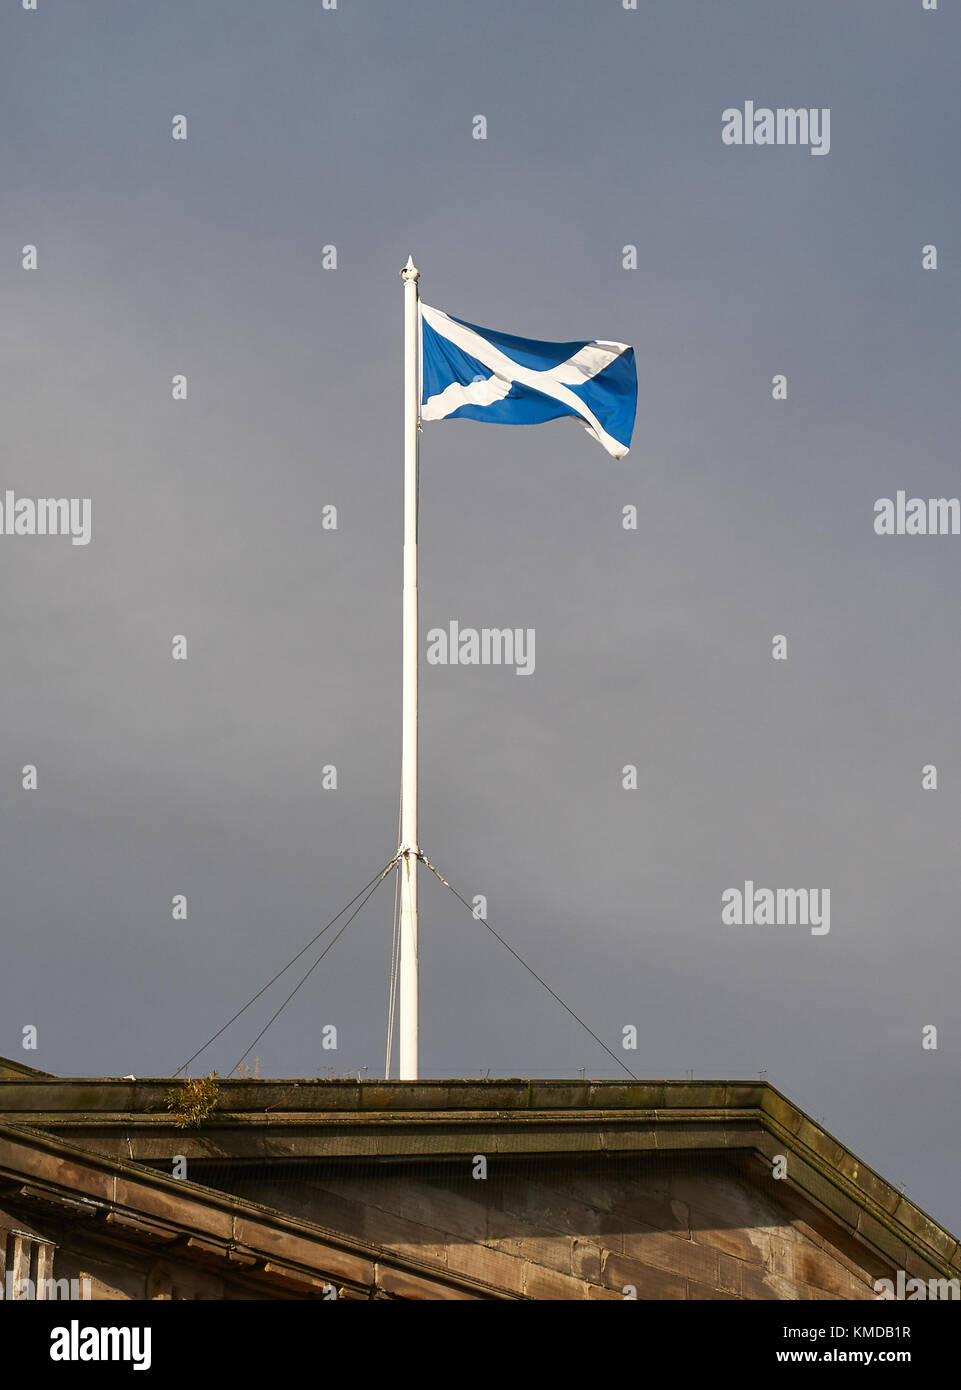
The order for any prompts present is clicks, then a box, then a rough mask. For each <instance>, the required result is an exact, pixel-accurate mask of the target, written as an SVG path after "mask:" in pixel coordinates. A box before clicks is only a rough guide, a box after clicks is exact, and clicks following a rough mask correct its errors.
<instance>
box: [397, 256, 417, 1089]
mask: <svg viewBox="0 0 961 1390" xmlns="http://www.w3.org/2000/svg"><path fill="white" fill-rule="evenodd" d="M400 273H401V276H402V277H403V280H404V657H403V743H402V751H401V764H400V784H401V823H400V848H401V851H402V856H403V857H402V858H401V860H400V863H399V864H398V873H400V875H401V890H400V892H401V897H400V1079H401V1081H416V1080H417V1072H418V1005H417V854H418V846H417V642H418V637H417V462H418V458H417V426H418V417H419V414H420V370H419V368H420V362H419V358H420V353H419V336H420V335H419V328H420V324H419V322H418V317H419V313H418V294H417V280H418V276H419V275H420V272H419V271H418V270H417V268H416V267H415V265H414V262H413V259H412V257H410V256H408V258H407V264H406V266H405V267H404V269H403V270H402V271H401V272H400Z"/></svg>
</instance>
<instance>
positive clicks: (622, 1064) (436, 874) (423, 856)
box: [417, 854, 638, 1081]
mask: <svg viewBox="0 0 961 1390" xmlns="http://www.w3.org/2000/svg"><path fill="white" fill-rule="evenodd" d="M417 857H418V859H420V860H421V861H422V862H423V864H424V865H425V866H426V868H428V869H430V871H431V873H432V874H433V875H434V877H435V878H437V879H440V881H441V883H442V884H443V885H444V887H445V888H449V889H450V891H451V892H452V893H453V895H454V897H455V898H456V899H457V901H458V902H460V903H463V905H464V906H465V907H466V908H467V911H468V912H469V913H470V915H471V918H472V919H473V920H474V921H475V922H476V921H481V922H483V923H484V926H485V927H486V928H487V930H488V931H489V932H490V933H491V935H492V936H494V937H496V938H497V940H498V941H499V942H500V943H501V945H502V946H504V947H505V948H506V949H507V950H508V951H510V953H511V955H512V956H513V957H514V959H515V960H516V961H519V962H520V964H521V965H522V966H523V967H524V969H525V970H526V971H527V972H528V974H529V975H533V976H534V979H535V980H536V981H537V983H538V984H540V985H543V986H544V988H545V989H546V990H547V992H548V994H549V995H550V996H551V998H552V999H556V1000H557V1002H558V1004H560V1006H561V1008H562V1009H566V1010H567V1012H568V1013H569V1014H570V1016H571V1018H572V1019H574V1021H575V1023H579V1024H580V1025H581V1027H582V1028H583V1029H584V1031H585V1032H586V1033H589V1034H590V1036H591V1037H592V1038H593V1039H594V1041H595V1042H596V1043H597V1045H598V1047H602V1048H603V1049H604V1051H605V1052H606V1053H607V1055H608V1057H610V1058H611V1060H612V1061H614V1062H616V1063H617V1065H618V1066H619V1067H623V1069H624V1071H626V1072H627V1074H628V1076H629V1077H630V1078H631V1080H632V1081H637V1080H638V1078H637V1077H636V1076H635V1075H634V1073H633V1072H632V1071H631V1069H630V1067H629V1066H628V1065H627V1063H626V1062H624V1061H622V1059H621V1058H620V1057H618V1055H617V1053H616V1052H612V1051H611V1049H610V1048H609V1047H608V1046H607V1044H606V1043H605V1042H602V1041H601V1039H600V1038H599V1037H598V1036H597V1034H596V1033H595V1032H594V1029H593V1028H590V1027H589V1026H588V1025H587V1024H586V1023H585V1022H584V1020H583V1019H582V1018H579V1017H578V1015H577V1014H576V1013H575V1012H574V1010H573V1009H572V1008H571V1006H570V1005H569V1004H565V1003H564V1000H563V999H562V998H561V996H560V995H559V994H555V992H554V991H553V990H552V989H551V987H550V985H549V984H548V983H547V981H546V980H542V979H541V977H540V975H538V973H537V971H536V970H534V969H533V968H532V967H531V966H530V965H528V964H527V961H526V960H524V959H523V957H522V956H519V955H518V954H517V952H516V951H515V950H514V948H513V946H511V945H510V944H509V943H508V942H507V941H505V940H504V938H503V937H502V936H501V935H500V933H499V932H496V931H495V930H494V928H493V927H492V926H491V924H490V922H488V920H487V918H486V917H481V918H478V917H476V916H475V914H474V908H473V906H472V905H471V904H470V903H469V902H468V901H467V899H466V898H463V897H461V895H460V893H458V891H457V889H456V888H455V887H454V886H453V885H452V884H450V883H448V882H447V879H446V878H444V876H443V874H441V873H440V872H439V870H437V869H435V868H434V866H433V864H432V863H431V862H430V860H429V859H428V858H427V856H426V854H418V856H417Z"/></svg>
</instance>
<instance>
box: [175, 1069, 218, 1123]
mask: <svg viewBox="0 0 961 1390" xmlns="http://www.w3.org/2000/svg"><path fill="white" fill-rule="evenodd" d="M216 1075H217V1073H216V1072H215V1071H212V1072H211V1073H210V1075H209V1076H201V1077H198V1078H197V1079H196V1080H194V1079H192V1078H190V1077H188V1078H187V1083H186V1085H185V1086H183V1087H181V1089H180V1090H179V1091H168V1092H167V1094H166V1095H165V1096H164V1100H165V1101H166V1103H167V1109H168V1110H169V1111H170V1112H171V1114H172V1115H173V1122H174V1124H175V1125H176V1126H177V1128H178V1129H196V1128H197V1127H198V1126H199V1125H202V1124H203V1122H204V1120H206V1118H207V1116H208V1115H209V1114H210V1112H211V1110H213V1108H214V1106H215V1105H216V1104H217V1097H218V1095H219V1094H220V1087H219V1086H218V1085H217V1082H216V1081H215V1080H214V1078H215V1077H216Z"/></svg>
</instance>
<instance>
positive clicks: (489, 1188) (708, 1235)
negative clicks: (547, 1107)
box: [191, 1154, 891, 1300]
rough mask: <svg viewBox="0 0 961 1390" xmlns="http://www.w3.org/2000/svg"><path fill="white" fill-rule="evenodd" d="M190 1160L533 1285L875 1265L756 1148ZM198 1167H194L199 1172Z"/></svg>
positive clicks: (696, 1292)
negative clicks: (234, 1164) (242, 1163)
mask: <svg viewBox="0 0 961 1390" xmlns="http://www.w3.org/2000/svg"><path fill="white" fill-rule="evenodd" d="M471 1167H472V1165H470V1164H467V1163H463V1162H461V1163H458V1164H444V1165H437V1164H434V1165H421V1166H419V1167H417V1168H412V1167H411V1166H410V1165H408V1164H380V1165H364V1167H363V1168H360V1169H350V1168H347V1167H346V1166H345V1165H342V1164H338V1165H329V1166H327V1167H326V1168H325V1167H324V1166H323V1165H317V1164H312V1165H308V1166H306V1167H302V1166H299V1165H288V1166H287V1167H286V1169H283V1170H281V1171H280V1172H279V1173H278V1171H277V1169H276V1167H275V1169H274V1171H273V1172H271V1173H267V1172H266V1171H265V1170H260V1171H257V1170H249V1169H248V1170H246V1171H245V1170H244V1169H243V1168H233V1169H220V1168H218V1166H217V1165H210V1166H209V1167H208V1166H207V1165H202V1166H198V1165H196V1164H194V1165H193V1166H192V1174H191V1175H192V1177H193V1178H194V1180H195V1181H198V1182H202V1183H209V1184H210V1185H212V1186H222V1187H224V1188H226V1189H227V1190H229V1191H231V1192H234V1193H236V1195H238V1196H242V1197H244V1198H246V1199H247V1200H249V1201H254V1202H261V1203H264V1204H266V1205H269V1206H274V1207H278V1208H280V1209H281V1210H285V1211H288V1212H291V1213H293V1214H295V1215H298V1216H302V1217H305V1218H306V1219H308V1220H311V1221H314V1222H316V1223H318V1224H320V1225H323V1226H326V1227H330V1228H334V1229H337V1230H339V1231H344V1232H346V1233H348V1234H350V1235H353V1236H357V1237H359V1238H361V1239H363V1240H366V1241H370V1242H373V1243H376V1244H379V1245H384V1246H388V1247H389V1248H390V1249H392V1250H396V1251H398V1252H401V1253H405V1254H410V1255H413V1256H416V1257H417V1258H419V1259H422V1260H427V1261H429V1262H431V1263H433V1264H436V1265H437V1266H438V1267H440V1268H446V1269H449V1270H451V1271H454V1272H457V1273H460V1274H469V1275H472V1276H474V1277H476V1278H481V1279H484V1280H487V1281H490V1282H491V1283H494V1284H497V1285H499V1286H500V1287H502V1288H504V1289H507V1290H510V1291H512V1292H513V1293H515V1294H521V1295H524V1296H526V1297H528V1298H535V1299H585V1298H588V1299H622V1298H624V1297H625V1292H624V1291H625V1289H626V1288H629V1287H633V1288H634V1289H635V1290H636V1297H637V1298H638V1299H772V1300H773V1299H871V1298H873V1297H874V1290H873V1284H874V1280H875V1279H877V1278H879V1277H882V1276H883V1277H890V1275H891V1270H890V1268H889V1267H888V1266H887V1265H885V1264H882V1263H881V1262H879V1261H878V1260H877V1258H876V1257H874V1256H873V1255H871V1254H870V1253H869V1252H867V1251H866V1250H865V1248H864V1247H863V1246H862V1245H861V1244H860V1243H859V1242H856V1241H855V1240H853V1239H852V1238H851V1237H850V1236H848V1235H847V1234H845V1233H844V1232H843V1231H842V1230H841V1229H840V1228H839V1227H838V1226H837V1225H836V1224H835V1223H834V1222H832V1221H831V1220H830V1219H828V1218H826V1217H823V1216H822V1215H821V1214H819V1213H818V1212H817V1210H816V1209H815V1208H814V1207H813V1205H811V1204H807V1203H804V1202H803V1201H798V1200H797V1199H796V1198H795V1197H792V1196H791V1195H790V1194H787V1193H786V1192H784V1193H783V1194H782V1191H781V1190H779V1184H778V1183H777V1182H775V1181H774V1179H773V1178H772V1177H771V1176H770V1169H769V1168H767V1167H766V1166H765V1165H763V1164H762V1163H761V1162H760V1161H759V1160H757V1159H755V1160H754V1162H753V1165H752V1163H751V1162H750V1161H747V1162H746V1161H743V1160H739V1161H732V1160H729V1159H727V1158H726V1157H723V1156H722V1157H721V1158H720V1159H719V1160H718V1159H715V1158H714V1156H713V1155H709V1154H705V1155H699V1156H697V1157H692V1158H689V1159H688V1158H684V1157H681V1158H678V1157H677V1156H670V1155H665V1156H639V1157H638V1158H637V1159H635V1160H629V1161H627V1162H624V1161H605V1160H603V1159H601V1160H598V1159H593V1158H584V1159H580V1160H578V1161H576V1162H571V1161H565V1160H561V1161H548V1160H536V1159H532V1160H527V1161H526V1162H525V1163H524V1164H523V1166H521V1165H518V1164H516V1163H510V1162H508V1163H499V1162H498V1160H497V1159H496V1158H492V1159H490V1160H489V1167H488V1177H487V1178H486V1179H474V1178H472V1176H471ZM198 1169H199V1170H198Z"/></svg>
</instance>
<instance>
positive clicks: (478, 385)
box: [420, 303, 637, 459]
mask: <svg viewBox="0 0 961 1390" xmlns="http://www.w3.org/2000/svg"><path fill="white" fill-rule="evenodd" d="M420 313H421V378H422V381H423V392H422V395H421V419H422V420H458V419H465V420H490V421H491V422H492V423H494V424H499V425H539V424H541V423H542V421H544V420H556V419H557V418H558V417H559V416H561V415H573V416H577V417H579V418H580V419H581V421H582V422H583V424H584V427H585V429H586V430H587V431H588V433H589V434H592V435H593V436H594V438H595V439H597V440H599V442H600V443H601V444H603V446H604V448H605V449H606V450H607V452H608V453H609V454H612V455H613V456H614V458H617V459H621V458H623V457H624V455H625V454H626V453H627V451H628V449H629V448H630V445H631V434H632V433H633V430H634V413H635V410H636V408H637V370H636V368H635V365H634V349H633V348H632V347H628V345H627V344H626V343H605V342H600V341H596V340H589V341H587V342H577V343H539V342H536V341H535V340H534V339H533V338H514V337H512V336H511V335H510V334H509V333H495V332H494V331H493V330H492V329H490V328H478V327H477V326H476V324H473V323H464V322H463V321H462V320H461V319H452V318H451V317H450V316H449V315H448V314H443V313H441V311H440V310H439V309H431V308H430V306H429V305H427V304H424V303H421V306H420Z"/></svg>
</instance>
